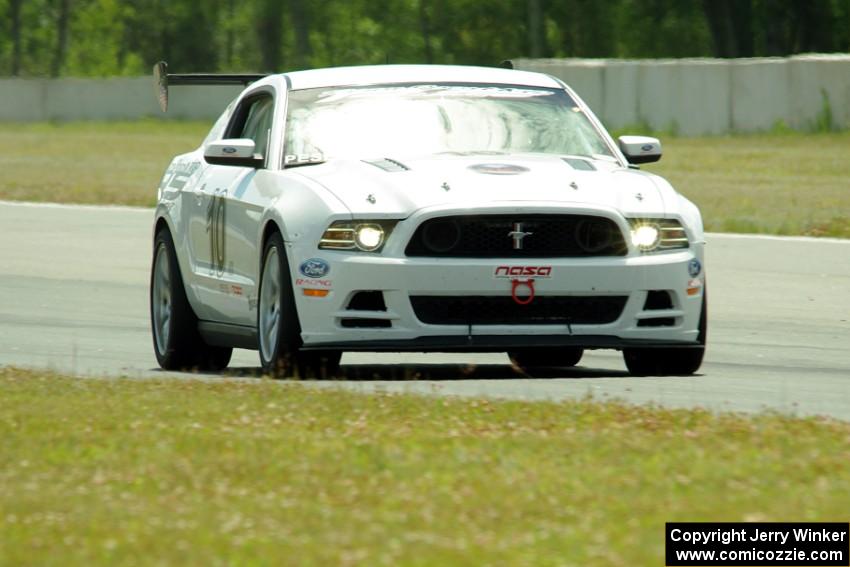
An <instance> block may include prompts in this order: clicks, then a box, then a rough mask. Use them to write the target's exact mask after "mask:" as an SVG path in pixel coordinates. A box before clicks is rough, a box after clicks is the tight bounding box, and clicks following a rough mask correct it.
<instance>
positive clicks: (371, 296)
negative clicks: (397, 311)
mask: <svg viewBox="0 0 850 567" xmlns="http://www.w3.org/2000/svg"><path fill="white" fill-rule="evenodd" d="M346 309H348V310H354V311H386V310H387V304H386V303H384V292H382V291H358V292H357V293H355V294H354V295H353V296H351V300H350V301H349V302H348V307H346Z"/></svg>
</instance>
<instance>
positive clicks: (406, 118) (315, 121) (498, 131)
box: [284, 84, 613, 164]
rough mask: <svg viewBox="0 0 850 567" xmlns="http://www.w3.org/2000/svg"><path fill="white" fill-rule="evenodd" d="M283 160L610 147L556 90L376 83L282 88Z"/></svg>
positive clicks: (600, 150) (587, 151) (578, 151)
mask: <svg viewBox="0 0 850 567" xmlns="http://www.w3.org/2000/svg"><path fill="white" fill-rule="evenodd" d="M285 142H286V146H285V147H286V150H285V152H286V156H285V161H284V163H285V164H290V163H299V162H301V163H303V162H304V161H312V162H315V161H322V160H328V159H332V158H337V157H344V158H357V159H364V158H377V157H386V156H395V157H398V156H420V155H430V154H437V153H443V152H464V153H482V152H483V153H495V152H498V153H545V154H559V155H583V156H597V157H598V156H606V157H609V158H613V155H612V153H611V150H610V149H609V148H608V146H607V144H606V143H605V141H604V140H603V138H602V136H601V135H600V134H599V132H598V131H597V130H596V129H595V128H594V127H593V125H592V124H591V122H590V120H589V119H588V118H587V116H585V114H584V113H583V112H582V110H581V109H580V108H579V107H578V105H577V104H576V103H575V101H573V99H572V98H570V96H569V95H568V94H567V93H566V92H564V91H563V90H559V89H545V88H533V87H520V86H517V87H514V86H504V85H457V84H422V85H383V86H369V87H354V88H353V87H334V88H319V89H305V90H300V91H292V92H290V93H289V107H288V111H287V118H286V140H285Z"/></svg>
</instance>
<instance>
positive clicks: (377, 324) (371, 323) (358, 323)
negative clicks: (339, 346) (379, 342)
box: [340, 317, 393, 329]
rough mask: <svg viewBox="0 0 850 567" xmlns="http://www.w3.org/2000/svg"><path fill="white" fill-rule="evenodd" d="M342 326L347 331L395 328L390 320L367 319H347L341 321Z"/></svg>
mask: <svg viewBox="0 0 850 567" xmlns="http://www.w3.org/2000/svg"><path fill="white" fill-rule="evenodd" d="M340 325H342V326H343V327H345V328H346V329H386V328H389V327H392V326H393V323H392V321H390V320H389V319H367V318H365V317H346V318H345V319H340Z"/></svg>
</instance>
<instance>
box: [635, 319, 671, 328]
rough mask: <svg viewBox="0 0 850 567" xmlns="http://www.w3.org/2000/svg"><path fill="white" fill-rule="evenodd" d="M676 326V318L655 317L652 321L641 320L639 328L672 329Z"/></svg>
mask: <svg viewBox="0 0 850 567" xmlns="http://www.w3.org/2000/svg"><path fill="white" fill-rule="evenodd" d="M675 324H676V318H675V317H653V318H652V319H640V320H639V321H638V324H637V326H638V327H672V326H673V325H675Z"/></svg>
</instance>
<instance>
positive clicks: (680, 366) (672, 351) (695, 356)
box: [623, 288, 708, 376]
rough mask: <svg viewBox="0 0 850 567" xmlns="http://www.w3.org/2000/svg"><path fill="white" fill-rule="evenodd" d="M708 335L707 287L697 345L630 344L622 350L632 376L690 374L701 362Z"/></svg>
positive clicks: (703, 299) (703, 297)
mask: <svg viewBox="0 0 850 567" xmlns="http://www.w3.org/2000/svg"><path fill="white" fill-rule="evenodd" d="M707 336H708V312H707V300H706V293H705V288H703V295H702V311H701V312H700V316H699V335H698V338H697V343H698V346H695V347H690V348H627V349H624V350H623V360H624V361H625V363H626V368H628V369H629V373H631V374H632V375H633V376H690V375H691V374H693V373H694V372H696V371H697V370H699V367H700V366H702V359H703V357H704V356H705V343H706V338H707Z"/></svg>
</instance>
